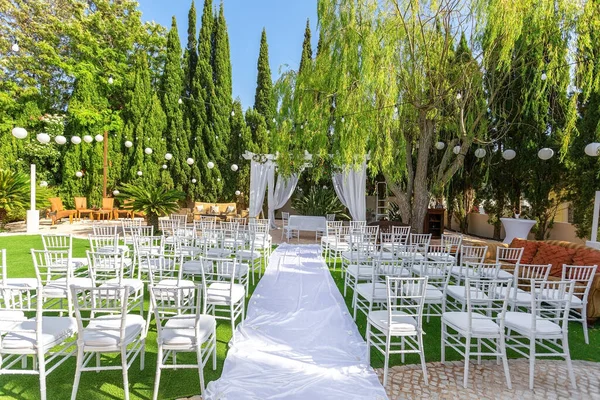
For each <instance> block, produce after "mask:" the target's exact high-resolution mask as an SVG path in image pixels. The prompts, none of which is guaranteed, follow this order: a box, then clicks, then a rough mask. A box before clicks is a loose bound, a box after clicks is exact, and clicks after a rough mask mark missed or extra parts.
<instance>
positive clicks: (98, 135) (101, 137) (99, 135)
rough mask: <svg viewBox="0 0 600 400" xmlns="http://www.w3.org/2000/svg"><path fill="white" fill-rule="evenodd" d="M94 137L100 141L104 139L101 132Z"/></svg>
mask: <svg viewBox="0 0 600 400" xmlns="http://www.w3.org/2000/svg"><path fill="white" fill-rule="evenodd" d="M94 139H96V142H98V143H100V142H102V141H104V136H102V135H101V134H97V135H96V136H95V137H94Z"/></svg>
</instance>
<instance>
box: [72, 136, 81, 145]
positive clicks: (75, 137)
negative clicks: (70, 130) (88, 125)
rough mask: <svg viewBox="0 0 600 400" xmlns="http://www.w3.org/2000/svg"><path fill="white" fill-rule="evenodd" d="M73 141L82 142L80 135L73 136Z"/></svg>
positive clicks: (74, 142) (75, 142)
mask: <svg viewBox="0 0 600 400" xmlns="http://www.w3.org/2000/svg"><path fill="white" fill-rule="evenodd" d="M71 143H73V144H79V143H81V138H80V137H79V136H73V137H72V138H71Z"/></svg>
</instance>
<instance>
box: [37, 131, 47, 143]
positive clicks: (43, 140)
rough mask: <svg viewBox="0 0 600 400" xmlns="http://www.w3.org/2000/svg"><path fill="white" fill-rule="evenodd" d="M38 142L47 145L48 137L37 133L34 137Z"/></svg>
mask: <svg viewBox="0 0 600 400" xmlns="http://www.w3.org/2000/svg"><path fill="white" fill-rule="evenodd" d="M36 138H37V140H38V142H40V143H43V144H47V143H50V135H48V134H47V133H44V132H42V133H38V134H37V136H36Z"/></svg>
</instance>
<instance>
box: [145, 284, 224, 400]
mask: <svg viewBox="0 0 600 400" xmlns="http://www.w3.org/2000/svg"><path fill="white" fill-rule="evenodd" d="M190 293H191V295H190ZM201 300H202V298H201V293H200V290H199V289H198V288H194V290H191V289H186V288H183V287H161V286H153V287H151V288H150V301H151V305H152V308H153V309H154V317H155V319H156V330H157V338H156V340H157V342H158V351H157V355H156V375H155V377H154V395H153V397H152V398H153V399H154V400H156V399H158V389H159V386H160V376H161V372H162V370H163V369H181V368H194V369H198V374H199V375H200V393H201V394H203V393H204V388H205V385H204V367H205V366H206V364H207V363H208V361H209V360H210V358H211V355H212V369H213V370H215V369H216V368H217V323H216V320H215V317H214V316H212V315H207V314H206V310H204V309H203V308H202V307H201ZM180 352H187V353H190V352H195V353H196V360H197V361H196V363H195V364H177V357H176V355H177V353H180ZM169 359H171V360H172V362H171V363H169Z"/></svg>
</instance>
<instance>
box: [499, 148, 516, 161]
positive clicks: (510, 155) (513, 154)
mask: <svg viewBox="0 0 600 400" xmlns="http://www.w3.org/2000/svg"><path fill="white" fill-rule="evenodd" d="M516 156H517V152H516V151H514V150H512V149H508V150H504V151H503V152H502V158H504V159H505V160H508V161H510V160H512V159H513V158H515V157H516Z"/></svg>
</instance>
